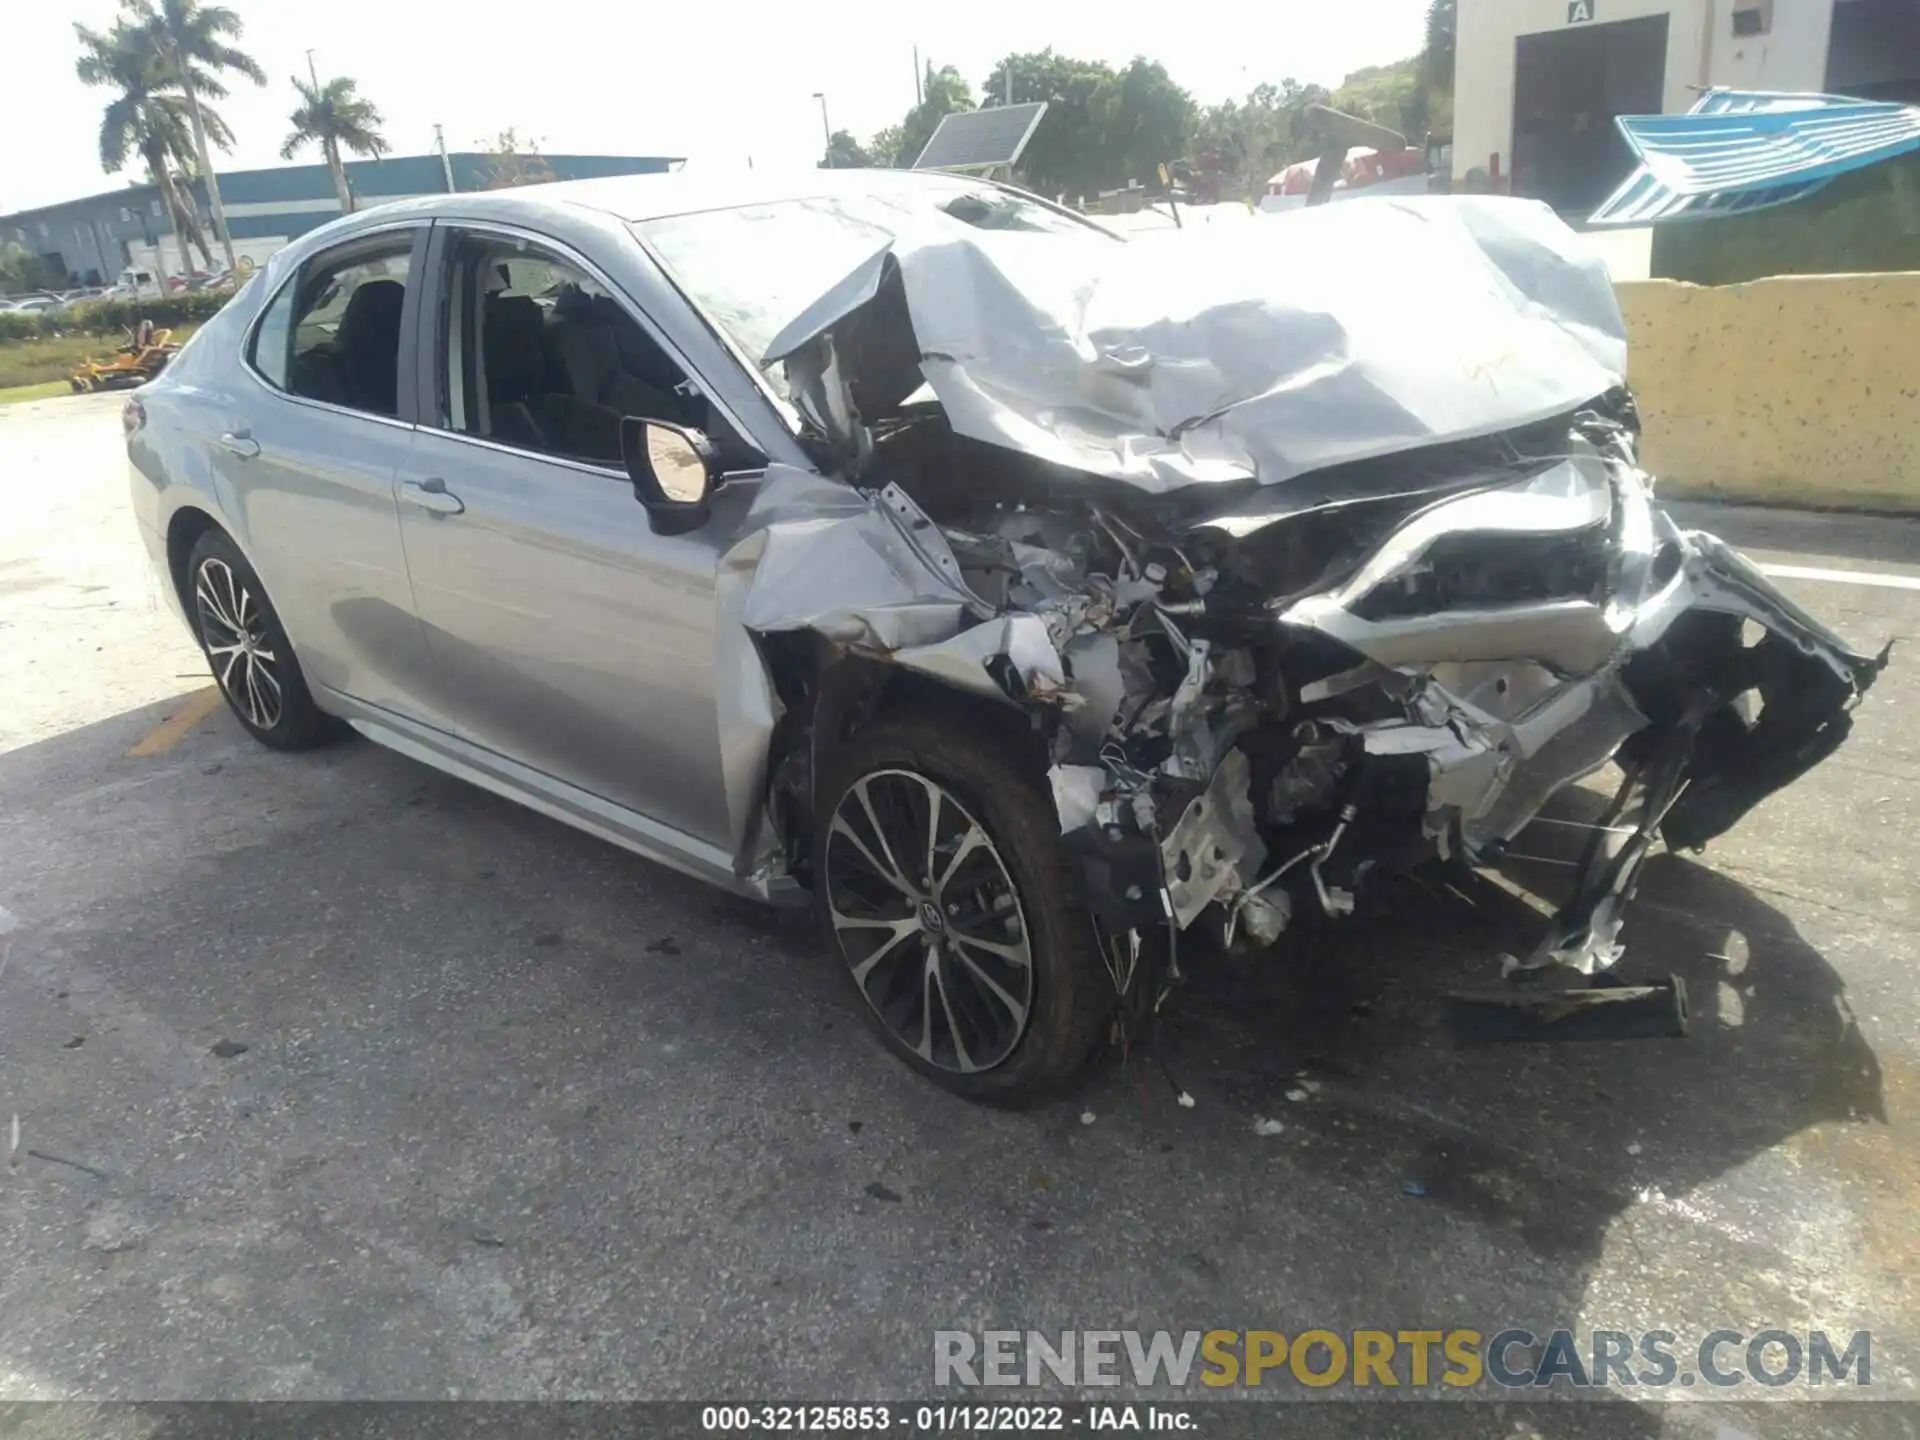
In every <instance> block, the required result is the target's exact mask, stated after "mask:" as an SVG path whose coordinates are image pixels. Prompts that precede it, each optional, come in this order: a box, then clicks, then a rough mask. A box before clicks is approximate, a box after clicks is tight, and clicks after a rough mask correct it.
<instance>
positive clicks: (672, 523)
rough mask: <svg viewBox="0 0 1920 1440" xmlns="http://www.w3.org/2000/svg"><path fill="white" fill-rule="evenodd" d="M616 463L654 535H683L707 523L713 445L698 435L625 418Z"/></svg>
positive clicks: (682, 428) (659, 422)
mask: <svg viewBox="0 0 1920 1440" xmlns="http://www.w3.org/2000/svg"><path fill="white" fill-rule="evenodd" d="M620 458H621V459H622V460H623V461H624V462H625V463H626V467H627V478H628V479H629V480H631V481H632V482H633V498H634V499H636V500H638V501H639V502H640V503H641V504H642V505H644V506H646V507H647V520H648V522H649V523H650V524H652V526H653V533H654V534H656V535H684V534H686V533H687V532H688V531H689V530H698V529H699V528H700V527H701V526H702V525H704V524H706V523H707V516H708V515H709V514H710V513H711V512H712V509H713V504H712V499H713V486H714V480H715V476H714V472H713V445H712V443H711V442H710V441H709V440H708V439H707V437H706V436H704V435H702V434H701V433H700V432H699V431H698V430H689V429H687V428H686V426H684V425H670V424H668V423H667V422H666V421H664V420H647V419H643V418H641V417H640V416H638V415H628V416H626V417H624V418H623V419H622V420H621V421H620Z"/></svg>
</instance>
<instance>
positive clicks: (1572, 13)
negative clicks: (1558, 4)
mask: <svg viewBox="0 0 1920 1440" xmlns="http://www.w3.org/2000/svg"><path fill="white" fill-rule="evenodd" d="M1594 3H1595V0H1567V24H1569V25H1587V24H1591V23H1592V21H1593V7H1594Z"/></svg>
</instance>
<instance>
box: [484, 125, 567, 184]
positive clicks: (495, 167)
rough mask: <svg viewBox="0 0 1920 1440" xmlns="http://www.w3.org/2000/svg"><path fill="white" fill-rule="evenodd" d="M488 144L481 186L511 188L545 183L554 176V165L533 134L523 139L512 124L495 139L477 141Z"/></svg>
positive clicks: (485, 145)
mask: <svg viewBox="0 0 1920 1440" xmlns="http://www.w3.org/2000/svg"><path fill="white" fill-rule="evenodd" d="M475 143H476V144H478V145H481V146H484V147H485V148H486V158H485V159H484V160H483V161H481V164H480V188H481V189H482V190H511V189H513V188H514V187H516V186H519V185H545V184H547V183H548V182H549V181H551V180H553V179H554V173H553V167H552V166H551V165H549V164H547V157H546V156H544V155H542V154H541V153H540V142H539V141H538V140H537V139H535V138H534V137H532V136H528V137H527V138H526V139H524V140H522V139H521V138H520V134H519V132H518V131H516V130H515V129H514V128H513V127H512V126H508V127H507V128H506V129H505V130H502V131H501V132H500V133H499V135H497V136H496V137H494V138H493V139H492V140H479V141H476V142H475Z"/></svg>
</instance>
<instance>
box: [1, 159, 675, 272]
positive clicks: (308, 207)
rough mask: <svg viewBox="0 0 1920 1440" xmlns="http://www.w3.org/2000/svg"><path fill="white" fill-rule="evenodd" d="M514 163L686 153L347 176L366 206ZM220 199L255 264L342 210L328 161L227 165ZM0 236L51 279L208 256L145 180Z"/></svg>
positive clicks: (197, 202)
mask: <svg viewBox="0 0 1920 1440" xmlns="http://www.w3.org/2000/svg"><path fill="white" fill-rule="evenodd" d="M516 164H517V165H518V166H519V167H520V168H521V169H522V171H523V172H531V173H536V174H539V175H540V176H541V177H542V178H551V179H554V180H586V179H593V178H595V177H598V176H602V175H646V174H655V173H658V172H660V171H665V170H671V169H674V168H676V167H678V166H679V165H680V164H681V161H680V160H679V159H678V158H676V157H669V156H659V155H541V156H538V157H533V156H524V157H519V158H518V160H517V161H516V160H511V159H510V160H508V161H505V162H503V161H502V160H501V158H500V157H499V156H496V155H488V154H479V153H464V152H463V153H453V154H448V155H446V156H441V155H401V156H388V157H386V158H384V159H380V160H351V161H348V162H347V183H348V185H349V186H350V187H351V188H352V190H353V193H354V197H355V200H356V201H357V203H358V204H359V205H360V207H361V208H362V209H365V208H366V207H367V206H370V205H377V204H379V203H381V202H382V201H386V200H401V199H407V198H411V197H413V196H416V195H439V194H444V193H446V192H447V191H448V190H450V189H451V190H484V189H488V188H491V187H492V186H494V185H497V184H499V183H500V182H501V180H502V179H503V178H505V177H504V176H503V174H502V171H503V168H504V167H506V166H514V165H516ZM191 190H192V193H193V200H194V208H195V210H196V211H197V212H198V214H199V217H200V227H201V231H202V233H203V234H204V235H205V236H206V240H207V243H208V245H210V246H212V247H213V249H214V253H215V256H216V264H223V263H224V261H223V260H221V259H219V242H218V240H217V239H216V238H215V236H214V230H213V221H212V218H211V214H212V207H211V205H210V204H209V203H208V201H207V195H206V186H205V185H204V183H202V182H198V181H196V182H194V183H193V185H192V186H191ZM220 198H221V202H222V204H223V205H224V206H225V209H226V212H227V225H228V228H229V229H230V230H231V231H232V233H233V248H234V252H235V254H236V255H237V256H246V257H248V258H250V259H252V260H253V261H255V262H256V263H257V262H259V261H261V260H264V259H266V258H267V256H269V255H271V254H272V253H273V252H274V251H275V250H278V249H279V248H280V247H281V246H282V245H285V244H286V243H287V242H288V241H289V240H291V239H293V238H294V237H295V236H297V235H302V234H304V233H306V232H307V231H308V230H311V229H313V228H314V227H315V226H316V225H323V224H325V223H326V222H327V221H329V220H332V219H334V218H335V217H337V216H338V215H339V214H340V201H339V198H338V197H337V196H336V195H335V193H334V188H333V178H332V176H331V175H329V174H328V172H327V167H326V166H324V165H288V166H282V167H280V168H277V169H272V170H233V171H224V172H222V173H221V175H220ZM0 241H12V242H14V243H16V244H19V245H21V246H24V247H25V248H26V249H27V250H28V251H29V252H30V253H32V254H34V255H38V256H39V257H40V258H41V261H42V264H43V266H44V268H45V270H46V272H47V274H48V275H49V277H50V283H56V282H57V283H64V284H71V285H98V284H111V283H112V282H113V279H114V277H115V276H117V275H118V274H119V273H120V272H121V270H123V269H125V268H126V267H128V266H130V265H137V266H145V267H148V268H152V269H156V270H159V271H163V272H164V273H166V274H169V275H179V274H184V273H186V272H188V271H190V270H193V269H197V268H199V266H200V264H201V261H200V258H199V256H198V254H197V253H195V254H194V255H193V256H192V257H191V263H188V262H187V260H186V259H185V258H183V256H182V254H181V242H180V237H178V236H177V235H175V234H174V230H173V224H172V221H171V218H170V217H169V216H168V214H167V207H166V205H165V203H164V202H163V201H162V200H161V198H160V192H159V190H158V189H157V188H156V187H154V186H152V185H144V184H142V185H127V186H123V187H122V188H120V189H118V190H112V191H108V192H106V193H105V194H100V195H91V196H88V197H87V198H85V199H81V200H68V201H64V202H62V203H60V204H58V205H47V206H42V207H41V208H39V209H37V210H21V211H17V212H15V213H13V214H9V215H0Z"/></svg>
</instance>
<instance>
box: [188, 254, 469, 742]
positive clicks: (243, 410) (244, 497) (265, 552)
mask: <svg viewBox="0 0 1920 1440" xmlns="http://www.w3.org/2000/svg"><path fill="white" fill-rule="evenodd" d="M428 233H429V231H428V227H427V226H425V225H423V224H417V225H399V226H394V227H389V228H383V229H380V230H377V231H374V232H372V233H370V234H362V235H357V236H355V237H354V238H353V239H351V240H348V241H344V242H342V244H340V245H339V246H337V247H335V248H333V249H330V250H323V251H320V252H318V253H317V254H315V255H313V256H312V257H310V258H309V259H308V260H307V261H306V262H305V263H304V264H303V265H301V266H300V268H299V269H298V270H297V271H295V272H294V274H292V275H291V276H289V277H288V278H287V279H286V280H285V281H284V282H283V283H282V285H281V287H280V290H279V292H278V293H277V294H275V295H274V296H273V298H272V299H271V300H270V301H269V302H268V303H267V304H266V305H265V306H264V307H263V308H262V310H261V313H260V316H259V318H258V319H257V320H256V321H255V322H254V326H253V329H252V331H251V332H250V333H249V335H248V337H247V344H246V355H245V361H246V368H247V371H248V373H249V375H250V376H251V377H252V380H253V381H254V382H256V383H252V384H245V383H243V384H242V385H240V386H239V387H238V388H237V389H236V390H235V391H234V392H233V393H232V395H231V396H229V397H228V398H227V399H226V401H225V405H226V407H227V409H228V410H230V412H231V413H228V414H225V415H223V416H222V417H221V421H220V423H221V424H222V425H223V426H224V429H223V430H222V431H221V433H220V435H219V437H218V444H217V446H216V447H215V448H214V450H213V454H214V456H215V464H216V467H217V469H218V472H219V475H220V478H221V480H222V481H223V482H224V483H223V486H222V488H223V491H224V496H225V498H226V499H227V502H228V503H229V504H230V505H231V506H232V507H233V508H234V510H235V513H236V519H237V521H238V523H239V525H240V527H241V529H242V531H243V533H244V534H245V536H246V541H247V545H248V548H249V550H250V552H251V558H252V560H253V562H254V568H255V569H257V570H258V571H259V572H260V576H261V579H262V580H263V581H264V582H265V583H266V585H267V587H268V590H269V593H270V594H271V596H272V599H273V605H274V608H275V610H276V611H278V613H279V614H280V616H281V619H282V621H283V623H284V624H285V625H286V627H287V633H288V635H289V637H290V638H291V639H292V640H293V643H294V647H295V649H296V650H297V651H298V652H299V655H300V664H301V668H302V669H303V670H304V671H305V672H306V676H307V679H308V680H309V682H310V683H313V684H315V685H317V686H320V687H324V689H326V690H329V691H333V692H335V693H337V694H340V695H344V696H348V697H351V698H352V699H354V700H357V701H360V702H362V703H364V704H367V705H372V706H376V707H378V708H380V709H382V710H387V711H391V712H393V713H395V714H399V715H404V716H407V717H409V718H411V719H414V720H417V721H420V722H422V723H426V724H429V725H438V726H441V727H444V726H445V724H446V721H445V718H444V716H443V715H442V714H441V709H440V706H439V704H438V703H437V701H436V700H435V698H434V696H433V695H432V693H431V685H432V682H433V680H434V670H433V666H432V661H431V657H430V654H429V652H428V650H427V648H426V642H425V640H424V638H423V637H422V635H421V632H420V626H419V623H418V622H417V621H416V620H415V619H414V615H413V597H412V594H411V591H410V589H409V585H408V580H407V569H406V558H405V555H404V553H403V551H402V550H401V546H400V525H399V520H398V517H397V516H396V514H395V509H394V483H395V479H396V477H397V475H398V473H399V472H400V470H401V469H402V468H403V466H404V465H405V464H406V462H407V456H408V453H409V451H410V450H411V448H412V445H413V438H414V419H415V417H414V413H413V411H414V403H415V397H414V391H413V387H412V386H411V385H403V384H401V383H400V380H399V377H400V376H401V375H402V374H405V373H408V372H409V371H410V369H411V366H412V361H413V346H412V338H411V337H412V329H413V323H414V311H415V309H416V307H417V304H418V299H419V293H418V292H419V286H418V277H419V273H420V269H421V260H422V258H423V256H424V252H425V247H426V240H427V236H428Z"/></svg>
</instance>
